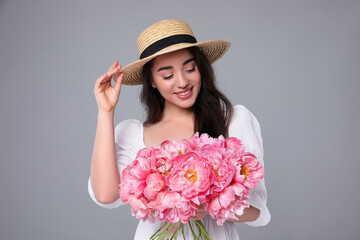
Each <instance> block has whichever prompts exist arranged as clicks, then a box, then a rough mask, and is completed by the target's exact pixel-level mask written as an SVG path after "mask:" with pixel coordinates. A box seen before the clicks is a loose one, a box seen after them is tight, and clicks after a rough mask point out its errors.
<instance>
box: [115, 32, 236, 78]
mask: <svg viewBox="0 0 360 240" xmlns="http://www.w3.org/2000/svg"><path fill="white" fill-rule="evenodd" d="M195 46H196V47H199V48H200V49H201V50H202V52H203V53H204V54H205V55H206V57H207V58H208V59H209V61H210V63H213V62H215V61H216V60H218V59H219V58H221V57H222V56H223V55H224V54H225V53H226V52H227V50H228V49H229V48H230V46H231V43H230V42H229V41H226V40H223V39H217V40H209V41H204V42H199V43H179V44H175V45H171V46H169V47H166V48H164V49H162V50H160V51H158V52H156V53H154V54H153V55H151V56H148V57H146V58H143V59H141V60H138V61H135V62H133V63H130V64H129V65H126V66H125V67H123V68H122V69H121V70H120V71H119V72H118V73H116V74H115V75H114V76H113V79H116V78H117V76H118V75H119V74H120V73H121V72H123V73H124V76H123V79H122V84H125V85H139V84H142V83H143V80H142V79H143V78H142V69H143V66H144V65H145V63H147V62H149V61H150V60H152V59H154V58H155V57H157V56H159V55H162V54H165V53H169V52H174V51H177V50H180V49H184V48H189V47H195Z"/></svg>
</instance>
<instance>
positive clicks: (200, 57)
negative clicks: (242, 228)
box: [141, 47, 233, 138]
mask: <svg viewBox="0 0 360 240" xmlns="http://www.w3.org/2000/svg"><path fill="white" fill-rule="evenodd" d="M187 49H188V50H189V51H190V53H191V54H192V56H193V57H194V59H195V63H196V65H197V68H198V69H199V72H200V76H201V88H200V92H199V95H198V97H197V99H196V101H195V104H194V106H193V108H194V114H195V124H194V132H199V133H200V134H201V133H207V134H209V136H211V137H216V138H217V137H219V136H220V135H223V136H224V137H225V138H227V137H228V135H229V134H228V131H229V124H230V120H231V117H232V113H233V108H232V105H231V102H230V101H229V100H228V99H227V98H226V97H225V96H224V95H223V94H222V93H221V92H220V91H219V90H218V89H217V88H216V84H215V74H214V70H213V68H212V66H211V64H210V62H209V60H208V59H207V57H206V56H205V55H204V54H203V52H202V51H201V50H200V49H199V48H198V47H191V48H187ZM151 67H152V61H149V62H147V63H146V64H145V65H144V67H143V88H142V92H141V102H142V104H143V106H144V108H145V109H146V111H147V120H146V122H145V124H153V123H157V122H159V121H160V120H161V117H162V112H163V109H164V105H165V100H164V98H163V97H162V95H161V94H160V92H159V91H158V90H157V89H156V88H153V87H152V85H151V83H152V82H153V78H152V74H151Z"/></svg>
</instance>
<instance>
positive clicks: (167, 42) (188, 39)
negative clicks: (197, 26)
mask: <svg viewBox="0 0 360 240" xmlns="http://www.w3.org/2000/svg"><path fill="white" fill-rule="evenodd" d="M178 43H197V41H196V38H195V37H193V36H191V35H188V34H179V35H172V36H169V37H166V38H163V39H160V40H158V41H156V42H154V43H152V44H150V45H149V46H148V47H147V48H145V50H144V51H143V52H142V53H141V55H140V60H141V59H143V58H146V57H148V56H151V55H153V54H154V53H156V52H158V51H160V50H161V49H164V48H166V47H169V46H171V45H174V44H178Z"/></svg>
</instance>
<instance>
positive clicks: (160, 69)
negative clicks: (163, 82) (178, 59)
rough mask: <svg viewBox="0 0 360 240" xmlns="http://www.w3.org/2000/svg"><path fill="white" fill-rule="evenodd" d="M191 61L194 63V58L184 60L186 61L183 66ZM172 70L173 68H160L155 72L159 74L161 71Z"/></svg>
mask: <svg viewBox="0 0 360 240" xmlns="http://www.w3.org/2000/svg"><path fill="white" fill-rule="evenodd" d="M192 61H195V59H194V58H189V59H188V60H186V61H185V62H184V63H183V66H184V65H186V64H188V63H189V62H192ZM172 68H173V66H165V67H161V68H159V69H158V70H157V72H160V71H162V70H167V69H172Z"/></svg>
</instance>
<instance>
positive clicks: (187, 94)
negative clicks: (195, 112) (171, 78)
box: [175, 87, 193, 99]
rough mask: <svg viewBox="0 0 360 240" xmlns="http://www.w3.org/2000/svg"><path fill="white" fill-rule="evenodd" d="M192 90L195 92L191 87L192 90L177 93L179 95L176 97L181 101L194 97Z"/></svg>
mask: <svg viewBox="0 0 360 240" xmlns="http://www.w3.org/2000/svg"><path fill="white" fill-rule="evenodd" d="M192 90H193V87H191V88H190V89H187V90H184V91H180V92H177V93H175V95H176V96H177V97H178V98H180V99H188V98H189V97H191V95H192Z"/></svg>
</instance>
